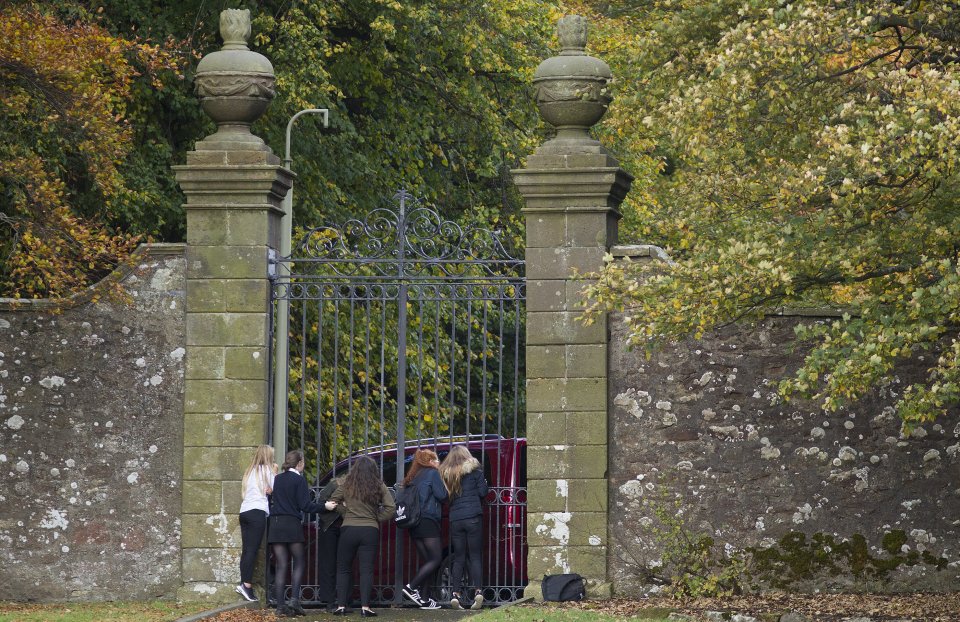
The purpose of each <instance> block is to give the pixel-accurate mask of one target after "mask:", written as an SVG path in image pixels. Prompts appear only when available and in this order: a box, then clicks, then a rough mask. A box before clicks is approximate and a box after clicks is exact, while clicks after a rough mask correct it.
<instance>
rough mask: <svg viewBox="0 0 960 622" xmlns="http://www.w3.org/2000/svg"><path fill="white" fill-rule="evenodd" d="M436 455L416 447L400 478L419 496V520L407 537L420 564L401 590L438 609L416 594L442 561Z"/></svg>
mask: <svg viewBox="0 0 960 622" xmlns="http://www.w3.org/2000/svg"><path fill="white" fill-rule="evenodd" d="M438 466H440V459H439V458H437V454H436V452H434V451H431V450H429V449H418V450H417V453H415V454H414V455H413V464H412V465H411V466H410V470H409V471H407V475H406V477H404V478H403V486H404V488H406V487H407V486H415V487H416V489H417V493H418V495H419V498H420V522H419V523H418V524H417V526H416V527H414V528H412V529H411V530H410V537H411V538H412V539H413V543H414V545H415V546H416V547H417V556H418V557H419V558H420V563H421V566H420V568H419V569H418V570H417V574H416V575H414V577H413V578H412V579H410V583H407V584H406V585H404V586H403V590H402V591H403V594H404V596H406V597H407V598H409V599H410V600H412V601H413V602H414V603H416V605H417V606H418V607H420V608H421V609H439V608H440V605H438V604H437V601H435V600H434V599H432V598H424V597H423V596H421V595H420V587H421V586H422V585H424V584H425V583H426V582H427V579H429V578H430V577H432V576H433V574H434V573H435V572H436V571H437V569H438V568H439V567H440V563H441V562H442V561H443V542H442V541H441V540H440V516H441V512H440V504H441V503H443V502H444V501H446V500H447V489H446V487H445V486H444V485H443V480H441V479H440V474H439V473H438V472H437V467H438Z"/></svg>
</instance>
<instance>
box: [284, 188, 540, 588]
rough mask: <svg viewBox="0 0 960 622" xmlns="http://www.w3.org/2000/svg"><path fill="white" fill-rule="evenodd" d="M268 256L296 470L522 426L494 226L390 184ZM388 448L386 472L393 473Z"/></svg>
mask: <svg viewBox="0 0 960 622" xmlns="http://www.w3.org/2000/svg"><path fill="white" fill-rule="evenodd" d="M273 263H274V265H275V267H280V266H282V267H283V268H285V269H274V270H272V272H271V273H272V275H273V276H272V278H271V300H272V301H273V303H274V305H277V304H280V303H283V304H287V305H288V306H289V321H290V326H289V331H288V334H287V335H286V339H287V342H288V344H289V348H288V352H289V355H288V357H287V358H286V360H283V361H272V364H274V365H280V366H283V368H284V369H285V373H281V374H279V377H280V378H281V379H282V380H280V381H279V384H278V385H277V386H272V387H271V391H279V392H281V393H280V395H287V396H288V400H287V404H288V412H287V435H288V437H289V439H290V440H289V441H288V444H289V445H290V446H291V447H294V446H299V447H301V448H303V449H304V451H305V452H306V454H307V464H308V465H310V467H309V470H308V472H307V476H308V478H310V479H308V481H310V480H311V479H312V481H313V484H314V485H317V484H318V483H319V482H320V480H321V478H323V477H325V476H326V475H327V474H328V473H329V472H330V471H331V470H334V469H335V467H336V466H337V464H338V462H340V461H341V460H343V459H344V458H346V457H347V456H349V455H351V454H353V453H354V452H356V451H357V450H359V449H361V448H365V447H371V446H376V445H386V444H388V443H396V444H397V445H398V446H400V447H404V446H405V445H406V441H407V440H408V439H420V438H424V437H430V438H434V439H436V438H442V437H444V436H449V437H450V438H453V437H455V436H461V435H463V436H470V435H475V434H481V435H487V434H491V435H496V436H499V437H503V438H513V439H517V438H521V437H523V436H524V435H525V429H524V421H523V414H524V412H525V408H524V399H525V396H524V386H523V385H524V383H523V378H524V346H525V342H524V337H523V331H524V326H523V321H524V301H525V278H524V274H523V268H524V262H523V260H522V259H519V258H517V257H514V256H512V255H511V253H510V252H509V250H508V249H507V247H506V246H505V245H504V243H503V241H502V239H501V236H500V234H499V233H498V232H495V231H490V230H488V229H483V228H473V227H462V226H460V225H458V224H457V223H454V222H451V221H448V220H444V219H443V218H442V217H441V216H440V215H439V214H438V213H437V212H436V211H434V210H433V209H430V208H429V207H426V206H423V205H422V204H420V203H419V202H417V201H416V200H415V199H414V198H413V197H412V196H411V195H410V194H408V193H406V192H403V191H401V192H400V193H398V194H397V195H395V196H394V205H393V206H391V207H390V208H379V209H375V210H373V211H371V212H370V213H369V214H368V215H367V216H366V218H365V219H363V220H360V219H351V220H348V221H346V222H345V223H343V224H342V225H341V226H338V227H333V226H324V227H318V228H316V229H312V230H310V231H307V232H305V233H304V234H303V235H302V236H301V238H300V240H299V242H298V243H297V244H296V245H295V246H294V250H293V252H292V253H291V255H290V256H288V257H279V258H275V259H274V260H273ZM283 337H284V336H283V335H278V336H277V339H281V338H283ZM280 401H282V400H280ZM269 403H271V404H272V401H271V402H269ZM272 417H273V412H270V414H269V418H270V419H271V420H272ZM272 425H273V424H272V421H271V423H270V428H271V429H272ZM395 462H396V464H393V465H390V466H391V468H393V469H394V472H393V473H390V474H389V475H390V477H389V479H390V480H392V481H398V480H399V479H402V477H403V475H404V464H403V461H395ZM384 475H385V476H387V474H386V473H385V474H384ZM491 484H494V482H491ZM524 484H525V482H524ZM520 496H522V495H521V494H520V493H519V492H518V493H517V494H514V495H513V496H512V497H511V498H513V499H516V498H519V497H520ZM393 549H394V550H393V551H391V552H389V553H388V552H387V551H381V556H385V555H391V556H395V560H394V561H393V567H394V568H396V569H397V574H396V577H395V580H394V584H395V585H394V588H395V589H394V590H393V591H392V592H391V591H390V590H388V591H387V592H383V593H384V594H387V593H390V596H391V597H392V598H394V599H395V601H399V597H400V594H399V592H400V590H399V586H400V583H399V581H400V570H399V569H400V568H401V567H402V566H403V565H404V564H403V563H402V559H403V556H404V550H403V547H402V546H401V542H400V539H398V540H397V542H395V543H394V545H393ZM494 563H497V562H496V560H494ZM491 587H492V586H491ZM514 587H516V586H514ZM501 588H502V589H501ZM509 589H510V586H507V585H502V586H498V587H497V588H496V590H494V591H493V592H491V593H490V596H491V597H495V594H494V592H495V593H496V594H501V595H506V594H507V592H508V591H509ZM381 591H382V590H380V589H378V595H381V596H382V595H383V594H380V592H381ZM305 595H306V594H305ZM496 598H497V599H498V600H499V597H496Z"/></svg>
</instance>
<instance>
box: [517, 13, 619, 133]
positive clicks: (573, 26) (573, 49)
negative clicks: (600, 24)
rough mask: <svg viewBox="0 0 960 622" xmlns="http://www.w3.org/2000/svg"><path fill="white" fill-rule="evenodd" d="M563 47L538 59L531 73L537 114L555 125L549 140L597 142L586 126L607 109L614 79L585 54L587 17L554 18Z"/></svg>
mask: <svg viewBox="0 0 960 622" xmlns="http://www.w3.org/2000/svg"><path fill="white" fill-rule="evenodd" d="M557 33H558V35H559V39H560V45H561V47H562V51H561V52H560V54H559V55H558V56H553V57H551V58H548V59H547V60H545V61H543V62H542V63H540V66H539V67H537V70H536V72H535V73H534V76H533V86H534V97H535V98H536V102H537V108H538V109H539V110H540V116H541V117H543V119H544V120H545V121H546V122H547V123H549V124H550V125H552V126H554V127H555V128H556V129H557V136H556V137H555V138H554V139H553V140H551V141H550V142H551V143H554V142H556V141H563V142H568V143H576V144H583V145H588V144H589V145H598V144H599V143H598V142H597V141H596V140H594V139H592V138H590V134H589V130H590V128H591V127H592V126H593V125H595V124H596V123H597V122H598V121H599V120H600V119H601V118H603V115H604V114H605V113H606V111H607V106H609V105H610V101H611V97H610V95H609V93H608V92H607V85H608V84H609V83H610V81H611V80H613V74H612V73H611V72H610V67H609V66H608V65H607V64H606V63H605V62H603V61H602V60H599V59H597V58H594V57H592V56H589V55H587V53H586V52H584V49H585V47H586V44H587V20H586V18H584V17H581V16H580V15H567V16H565V17H562V18H560V20H559V21H558V22H557Z"/></svg>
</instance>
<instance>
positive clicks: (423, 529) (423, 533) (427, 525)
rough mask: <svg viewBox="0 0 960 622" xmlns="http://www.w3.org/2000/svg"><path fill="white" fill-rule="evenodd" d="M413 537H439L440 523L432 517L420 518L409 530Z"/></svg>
mask: <svg viewBox="0 0 960 622" xmlns="http://www.w3.org/2000/svg"><path fill="white" fill-rule="evenodd" d="M410 535H411V536H412V537H414V538H439V537H440V523H438V522H437V521H435V520H433V519H432V518H421V519H420V522H419V523H417V526H416V527H414V528H413V529H411V530H410Z"/></svg>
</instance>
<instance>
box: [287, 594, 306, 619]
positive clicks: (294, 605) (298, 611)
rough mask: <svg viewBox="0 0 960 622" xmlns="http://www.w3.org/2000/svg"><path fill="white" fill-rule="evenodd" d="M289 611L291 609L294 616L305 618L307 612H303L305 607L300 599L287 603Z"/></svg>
mask: <svg viewBox="0 0 960 622" xmlns="http://www.w3.org/2000/svg"><path fill="white" fill-rule="evenodd" d="M287 609H289V610H290V611H291V612H292V613H293V614H294V615H298V616H305V615H307V612H306V611H304V610H303V606H302V605H301V604H300V599H299V598H294V599H293V600H291V601H290V602H288V603H287Z"/></svg>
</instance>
